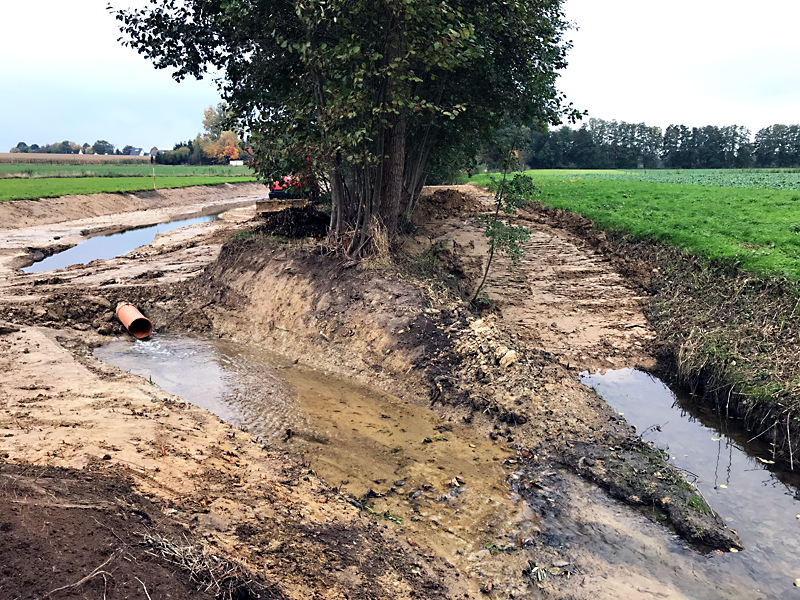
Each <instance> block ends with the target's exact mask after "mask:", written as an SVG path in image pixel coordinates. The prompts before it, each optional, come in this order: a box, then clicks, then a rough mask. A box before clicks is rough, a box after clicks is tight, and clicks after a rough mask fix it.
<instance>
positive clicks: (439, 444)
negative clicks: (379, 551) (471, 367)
mask: <svg viewBox="0 0 800 600" xmlns="http://www.w3.org/2000/svg"><path fill="white" fill-rule="evenodd" d="M94 355H95V357H97V358H98V359H100V360H102V361H104V362H106V363H109V364H112V365H115V366H117V367H119V368H121V369H124V370H126V371H130V372H132V373H135V374H137V375H141V376H142V377H145V378H148V379H152V381H153V383H155V384H157V385H159V386H160V387H161V388H162V389H164V390H165V391H167V392H169V393H172V394H175V395H178V396H180V397H182V398H184V399H185V400H188V401H190V402H192V403H194V404H197V405H199V406H202V407H204V408H207V409H208V410H210V411H211V412H213V413H215V414H216V415H218V416H219V417H220V418H222V419H224V420H226V421H228V422H230V423H233V424H235V425H237V426H240V427H247V428H248V430H249V431H250V432H251V433H252V434H254V435H256V436H257V437H259V438H260V439H262V440H263V441H265V442H266V443H268V444H270V445H273V446H278V447H283V448H286V449H287V450H289V451H291V452H292V453H294V454H295V456H297V457H298V459H301V460H305V461H306V462H307V463H308V464H309V465H310V466H311V468H312V469H314V470H315V472H317V474H318V475H319V476H321V477H322V478H323V479H324V480H325V481H327V482H328V484H329V485H331V486H334V487H341V489H342V492H343V493H345V494H349V495H351V496H352V497H355V498H363V497H364V495H365V494H367V493H368V492H370V490H371V491H372V493H371V494H369V495H370V496H371V498H369V500H368V501H367V502H368V504H369V506H370V510H373V511H375V512H376V513H379V514H383V515H384V516H385V517H386V518H391V519H392V520H394V519H399V520H401V521H402V522H403V523H404V526H405V527H407V528H408V529H409V530H410V531H412V532H414V535H415V536H418V539H419V540H420V541H424V542H425V543H426V545H428V546H429V547H431V548H434V549H436V550H437V551H438V552H440V553H442V555H444V556H449V557H456V556H457V552H460V553H462V555H467V554H469V553H470V552H475V551H478V550H480V549H482V548H483V547H484V545H485V544H487V543H491V542H495V541H497V539H498V537H499V536H502V535H503V534H504V533H505V532H506V531H508V530H509V529H511V528H514V529H515V530H519V531H521V532H523V533H524V532H526V531H527V532H530V531H533V530H535V529H536V527H537V521H536V519H535V518H534V516H533V514H532V513H531V511H530V509H529V508H527V507H526V506H524V503H521V502H519V501H518V498H516V497H514V496H513V495H511V494H510V491H509V489H508V487H507V485H506V483H505V482H506V481H507V479H508V477H509V475H510V473H511V471H510V469H509V467H506V466H504V465H503V461H504V460H505V459H506V458H509V457H510V456H513V453H512V451H511V450H509V449H508V448H507V447H505V446H503V445H500V444H498V443H496V442H491V441H490V440H487V439H486V438H481V437H478V436H477V435H476V434H475V433H474V432H473V431H472V430H470V429H468V428H466V427H462V426H459V425H457V424H455V423H449V422H446V421H443V420H442V419H440V418H439V417H438V416H437V415H436V413H434V412H433V411H431V410H428V409H425V408H421V407H419V406H417V405H415V404H413V403H411V402H408V401H405V400H403V399H401V398H397V397H394V396H390V395H387V394H384V393H382V392H380V391H378V390H375V389H371V388H368V387H364V386H362V385H359V384H357V383H355V382H352V381H347V380H343V379H340V378H337V377H334V376H331V375H329V374H326V373H323V372H320V371H316V370H314V369H311V368H307V367H302V366H300V365H295V364H293V363H291V362H288V361H287V360H286V359H285V358H283V357H280V356H277V355H274V354H271V353H269V352H266V351H263V350H260V349H258V348H255V347H253V346H249V345H242V344H238V343H234V342H230V341H224V340H210V339H199V338H194V337H189V336H183V335H155V336H153V338H152V339H151V340H149V341H144V342H143V341H133V340H131V339H128V338H120V339H118V340H116V341H114V342H112V343H110V344H107V345H105V346H103V347H100V348H97V349H96V350H95V353H94ZM287 430H290V431H287ZM287 433H289V435H287Z"/></svg>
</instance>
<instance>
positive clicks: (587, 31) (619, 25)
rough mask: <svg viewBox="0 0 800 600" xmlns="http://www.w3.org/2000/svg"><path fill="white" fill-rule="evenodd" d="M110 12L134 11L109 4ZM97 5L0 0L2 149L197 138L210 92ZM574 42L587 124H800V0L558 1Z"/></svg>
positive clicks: (570, 72)
mask: <svg viewBox="0 0 800 600" xmlns="http://www.w3.org/2000/svg"><path fill="white" fill-rule="evenodd" d="M112 3H113V4H114V5H115V6H116V5H118V6H120V7H127V6H130V5H132V4H140V3H141V0H113V1H112ZM106 4H107V0H70V1H67V0H20V1H14V2H12V1H11V0H1V3H0V57H2V60H1V61H0V151H8V149H10V148H11V147H12V146H15V145H16V144H17V142H20V141H24V142H26V143H28V144H33V143H38V144H40V145H41V144H46V143H53V142H59V141H62V140H64V139H69V140H71V141H74V142H78V143H79V144H83V143H84V142H88V143H89V144H91V143H93V142H94V141H95V140H97V139H105V140H108V141H109V142H111V143H112V144H114V145H116V146H118V147H122V146H124V145H126V144H131V145H134V146H142V147H145V148H147V149H149V148H150V147H151V146H159V147H172V145H173V144H174V143H175V142H177V141H180V140H186V139H189V138H193V137H194V136H195V135H196V134H197V133H199V132H200V130H201V129H202V125H201V120H202V116H203V109H205V108H206V107H208V106H209V105H210V104H216V103H217V102H218V101H219V97H218V95H217V93H216V89H215V87H214V85H213V83H212V82H210V81H208V82H206V81H203V82H195V81H193V80H186V81H184V82H183V83H180V84H177V83H175V82H174V81H173V80H172V79H171V77H170V75H169V73H168V72H166V71H157V70H155V69H154V68H153V67H152V66H151V64H150V63H149V62H148V61H146V60H145V59H143V58H142V57H141V56H139V55H138V54H136V53H135V52H134V51H133V50H131V49H129V48H123V47H121V46H120V45H119V43H118V42H117V37H119V33H118V30H117V28H116V21H114V19H113V18H112V17H111V16H110V15H109V14H108V11H106V9H105V7H106ZM565 9H566V12H567V16H568V18H569V19H570V20H572V21H574V22H575V23H576V24H577V26H578V28H579V29H578V30H577V31H573V32H571V33H570V36H569V37H570V38H571V39H572V40H573V41H574V48H573V50H572V52H571V53H570V58H569V63H570V65H569V67H568V68H567V70H566V71H565V72H564V74H563V75H562V77H561V78H560V80H559V81H560V88H561V89H562V91H564V92H565V93H566V94H567V96H568V98H569V100H571V101H572V102H573V103H574V104H575V106H576V107H577V108H580V109H586V110H588V111H589V115H590V116H592V117H598V118H602V119H617V120H619V121H629V122H642V121H644V122H645V123H648V124H649V125H658V126H660V127H662V128H664V127H666V126H667V125H669V124H670V123H681V124H684V125H687V126H689V127H692V126H701V125H731V124H737V125H744V126H746V127H748V128H749V129H751V130H752V131H753V132H755V131H756V130H758V129H760V128H762V127H765V126H767V125H771V124H773V123H785V124H794V123H800V35H798V34H797V32H796V28H797V24H798V23H800V2H798V0H762V1H761V2H758V3H753V2H742V1H739V0H724V1H723V0H691V1H690V0H671V1H670V2H643V1H642V0H603V1H601V0H567V1H566V4H565Z"/></svg>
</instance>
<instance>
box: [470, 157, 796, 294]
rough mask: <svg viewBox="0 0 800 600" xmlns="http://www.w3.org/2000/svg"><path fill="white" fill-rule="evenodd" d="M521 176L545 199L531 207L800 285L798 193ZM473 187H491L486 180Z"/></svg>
mask: <svg viewBox="0 0 800 600" xmlns="http://www.w3.org/2000/svg"><path fill="white" fill-rule="evenodd" d="M648 173H650V172H648ZM655 173H657V172H655ZM707 173H708V175H707V177H711V176H712V175H714V176H718V177H719V178H720V181H723V180H724V175H725V174H728V173H729V174H730V175H731V176H735V175H737V173H738V172H724V171H713V172H712V171H709V172H707ZM526 174H528V175H531V176H532V177H533V179H534V181H535V183H536V184H537V185H538V186H539V187H540V188H541V189H542V191H543V194H542V195H540V196H537V197H536V198H535V199H536V200H540V201H542V202H543V203H545V204H547V205H548V206H552V207H555V208H561V209H564V210H568V211H572V212H577V213H580V214H582V215H584V216H585V217H587V218H589V219H591V220H593V221H594V222H595V223H597V225H598V226H600V227H601V228H603V229H608V230H615V231H621V232H625V233H628V234H632V235H634V236H636V237H639V238H647V239H654V240H660V241H664V242H669V243H671V244H673V245H676V246H678V247H680V248H682V249H684V250H686V251H688V252H691V253H693V254H697V255H699V256H704V257H706V258H710V259H723V260H729V261H732V262H733V263H735V264H737V265H739V266H740V267H742V268H744V269H747V270H749V271H753V272H755V273H760V274H765V275H778V276H783V277H786V278H788V279H792V280H800V191H797V192H796V191H791V190H785V189H774V188H766V187H759V188H744V187H738V186H737V187H728V186H725V187H723V186H722V184H721V183H720V184H719V185H717V186H712V185H710V184H706V185H687V184H678V183H664V182H662V181H629V180H619V179H616V178H615V179H607V178H606V175H608V174H609V173H596V172H591V171H588V172H580V171H573V172H564V171H526ZM587 175H591V176H587ZM637 175H638V173H637ZM766 175H769V176H775V177H781V176H783V175H784V174H783V173H768V174H767V173H764V176H766ZM787 175H788V174H787ZM656 176H657V175H654V178H655V177H656ZM698 176H702V174H700V175H698ZM796 176H797V177H800V175H796ZM495 177H496V178H497V176H495ZM470 181H472V182H474V183H477V184H478V185H489V184H490V183H491V180H490V179H489V176H488V175H476V176H474V177H473V178H472V179H471V180H470Z"/></svg>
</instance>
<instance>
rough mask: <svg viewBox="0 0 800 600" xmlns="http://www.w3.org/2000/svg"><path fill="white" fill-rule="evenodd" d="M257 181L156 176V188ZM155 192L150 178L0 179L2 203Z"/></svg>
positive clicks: (235, 178) (251, 179)
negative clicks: (89, 195) (83, 195)
mask: <svg viewBox="0 0 800 600" xmlns="http://www.w3.org/2000/svg"><path fill="white" fill-rule="evenodd" d="M255 180H256V178H255V177H243V176H236V177H219V176H191V175H189V176H185V175H184V176H172V177H160V176H158V174H156V188H157V189H170V188H181V187H189V186H193V185H215V184H218V183H240V182H244V181H255ZM152 189H153V180H152V178H147V177H142V176H138V177H73V178H62V177H51V178H41V179H0V202H5V201H10V200H26V199H27V200H35V199H38V198H55V197H58V196H67V195H70V194H99V193H104V192H105V193H113V192H141V191H146V190H152Z"/></svg>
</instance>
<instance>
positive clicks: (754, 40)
mask: <svg viewBox="0 0 800 600" xmlns="http://www.w3.org/2000/svg"><path fill="white" fill-rule="evenodd" d="M565 11H566V14H567V17H568V18H569V19H570V20H572V21H575V22H576V23H577V25H578V27H579V30H578V31H574V32H571V36H570V37H571V39H572V40H573V42H574V48H573V50H572V52H571V53H570V58H569V62H570V65H569V67H568V68H567V69H566V71H565V72H564V74H563V75H562V77H561V78H560V80H559V81H560V88H561V89H562V91H564V92H565V93H566V94H567V96H568V98H569V100H570V101H572V102H573V103H574V104H575V106H576V107H577V108H580V109H587V110H588V111H589V114H590V116H593V117H598V118H603V119H617V120H620V121H629V122H631V121H633V122H640V121H644V122H646V123H648V124H650V125H658V126H661V127H665V126H666V125H668V124H670V123H681V124H685V125H687V126H690V127H692V126H701V125H729V124H734V123H735V124H739V125H745V126H746V127H748V128H750V129H751V130H753V131H755V130H757V129H760V128H761V127H765V126H767V125H771V124H773V123H798V122H800V77H798V76H799V75H800V67H799V66H798V65H797V63H796V60H795V59H796V57H797V56H798V54H800V36H797V34H796V31H795V30H796V24H797V22H798V20H800V3H797V2H796V1H790V0H765V1H764V2H761V3H759V4H753V3H752V2H741V1H727V2H724V1H718V0H694V1H690V0H675V1H672V2H669V3H666V2H659V3H651V2H641V1H638V2H634V1H632V0H614V1H612V2H608V1H607V2H597V0H567V2H566V3H565Z"/></svg>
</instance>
